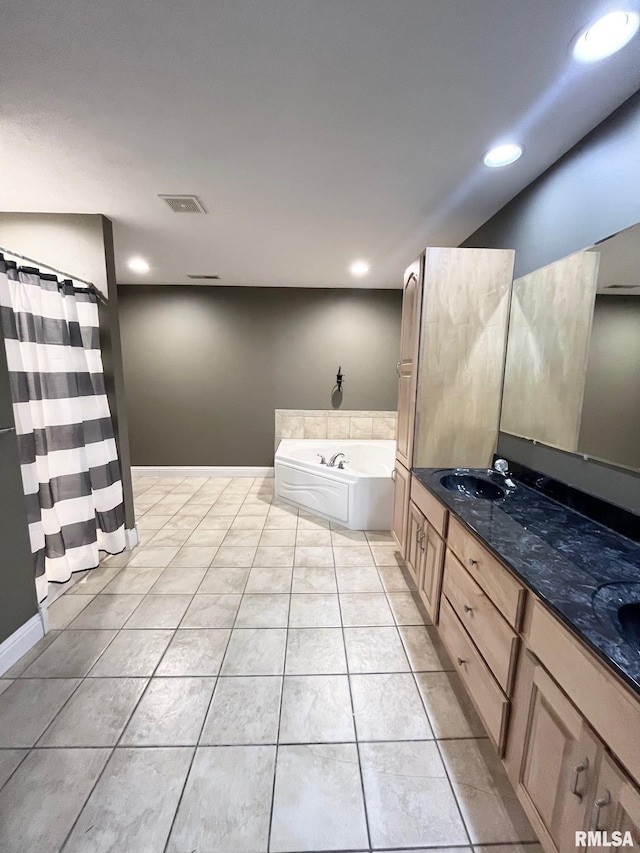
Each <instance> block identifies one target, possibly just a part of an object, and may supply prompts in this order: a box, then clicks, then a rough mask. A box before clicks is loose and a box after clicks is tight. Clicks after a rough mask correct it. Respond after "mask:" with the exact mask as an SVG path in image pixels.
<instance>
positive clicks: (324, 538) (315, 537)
mask: <svg viewBox="0 0 640 853" xmlns="http://www.w3.org/2000/svg"><path fill="white" fill-rule="evenodd" d="M295 544H296V545H297V546H298V547H299V548H330V547H331V544H332V543H331V531H330V530H303V529H300V530H298V531H297V533H296V541H295Z"/></svg>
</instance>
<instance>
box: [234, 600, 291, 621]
mask: <svg viewBox="0 0 640 853" xmlns="http://www.w3.org/2000/svg"><path fill="white" fill-rule="evenodd" d="M288 621H289V596H288V595H279V594H275V595H266V594H263V593H260V594H258V595H248V594H246V593H245V595H243V596H242V602H241V604H240V609H239V610H238V616H237V618H236V624H235V627H236V628H286V627H287V623H288Z"/></svg>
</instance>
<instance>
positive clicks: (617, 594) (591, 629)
mask: <svg viewBox="0 0 640 853" xmlns="http://www.w3.org/2000/svg"><path fill="white" fill-rule="evenodd" d="M412 473H413V475H414V476H415V477H416V478H417V479H418V481H419V482H420V483H422V485H424V486H425V488H427V489H428V490H429V491H430V492H431V493H432V494H434V495H435V496H436V497H437V498H438V500H439V501H440V502H441V503H443V504H444V505H445V506H446V507H447V508H448V509H450V510H451V511H452V512H453V513H454V514H455V515H456V516H457V517H458V518H459V519H460V520H461V521H462V522H463V523H464V524H465V525H466V526H467V527H468V528H469V529H470V530H471V531H472V532H473V533H475V534H476V535H477V536H478V537H479V538H480V539H481V540H482V541H483V542H484V543H485V544H486V545H487V546H488V547H489V548H490V549H491V550H492V551H493V552H494V553H495V554H496V556H497V557H498V558H499V559H500V560H501V561H502V562H503V563H505V564H506V565H507V566H509V567H510V568H511V569H512V570H513V571H514V572H515V574H516V575H517V576H518V577H519V578H520V579H521V580H522V581H524V583H525V584H526V585H527V586H528V587H529V588H530V589H531V590H533V592H534V593H535V594H536V595H538V596H539V598H540V599H541V600H542V601H544V602H545V604H547V605H548V606H549V607H550V608H551V609H552V610H553V611H554V613H556V614H557V615H558V616H559V618H560V619H562V621H563V622H564V623H565V624H566V625H567V626H568V627H569V628H570V629H571V630H572V631H573V632H574V633H575V634H576V635H577V636H578V637H579V638H580V639H581V640H583V641H584V642H585V643H587V645H589V646H590V648H591V649H593V651H594V652H596V654H597V655H598V656H599V657H600V658H601V659H602V660H603V661H604V662H605V663H606V664H607V665H609V666H610V667H611V668H612V669H613V670H614V671H615V672H616V673H617V674H618V675H619V676H621V677H622V678H623V679H624V680H625V681H626V682H627V683H628V684H629V685H630V686H631V687H632V688H633V689H634V690H635V691H636V692H637V693H640V654H639V645H638V643H637V642H635V643H634V642H633V641H632V640H630V639H628V638H627V637H625V636H624V634H623V633H622V631H621V626H619V625H616V621H615V614H616V611H617V606H619V604H621V603H624V602H625V601H627V600H629V601H631V600H632V597H633V596H632V597H631V598H630V594H631V591H632V589H631V585H632V584H634V583H636V584H637V583H638V582H640V545H639V544H637V543H636V542H633V541H632V540H630V539H628V538H626V537H624V536H621V535H619V534H617V533H615V532H613V531H612V530H610V529H609V528H606V527H604V526H602V525H601V524H598V523H597V522H595V521H592V520H591V519H588V518H585V517H584V516H583V515H580V514H579V513H577V512H575V511H573V510H571V509H568V508H567V507H566V506H563V505H562V504H560V503H557V502H556V501H554V500H551V499H550V498H548V497H546V496H545V495H543V494H541V493H539V492H538V491H535V490H534V489H532V488H529V487H528V486H525V485H524V484H523V483H522V482H520V481H518V480H517V481H516V482H517V488H516V489H514V490H510V491H509V492H508V494H507V496H506V497H505V499H504V500H498V501H487V500H480V499H474V498H467V497H463V496H461V495H458V494H455V493H453V492H451V491H449V490H447V489H446V488H445V487H444V486H443V485H442V484H441V483H440V478H441V476H442V473H443V472H442V470H441V469H433V468H416V469H413V471H412ZM638 523H639V524H640V519H639V522H638ZM611 584H613V585H616V586H618V585H619V587H620V588H619V590H616V588H615V586H610V585H611ZM637 592H638V595H637V596H635V600H640V587H638V589H637ZM634 595H635V592H634ZM618 598H620V602H618V603H616V602H617V599H618Z"/></svg>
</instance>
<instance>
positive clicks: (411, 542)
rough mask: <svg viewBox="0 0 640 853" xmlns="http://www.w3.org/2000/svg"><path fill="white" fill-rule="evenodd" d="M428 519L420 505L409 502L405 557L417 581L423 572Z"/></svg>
mask: <svg viewBox="0 0 640 853" xmlns="http://www.w3.org/2000/svg"><path fill="white" fill-rule="evenodd" d="M425 527H426V521H425V518H424V515H423V514H422V513H421V512H420V510H419V509H418V507H417V506H416V505H415V504H414V503H413V501H410V502H409V521H408V524H407V555H406V557H405V560H406V563H407V567H408V569H409V572H410V574H411V576H412V578H413V579H414V581H415V582H416V584H417V583H418V582H419V579H420V576H421V574H422V563H423V557H424V553H425V552H424V548H425V545H424V537H425Z"/></svg>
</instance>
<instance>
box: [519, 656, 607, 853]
mask: <svg viewBox="0 0 640 853" xmlns="http://www.w3.org/2000/svg"><path fill="white" fill-rule="evenodd" d="M597 757H598V742H597V741H596V739H595V737H594V735H593V734H592V732H591V730H590V729H589V727H588V726H587V725H586V723H585V721H584V719H583V718H582V716H581V715H580V714H579V713H578V711H576V709H575V708H574V707H573V705H572V704H571V702H570V701H569V699H568V698H567V697H566V696H565V695H564V693H562V691H561V690H560V689H559V687H558V686H557V685H556V684H555V682H553V681H552V679H551V678H550V677H549V676H548V675H547V673H546V672H545V670H544V669H543V668H542V666H540V664H539V663H537V662H536V664H535V665H534V668H533V678H532V680H531V683H530V694H529V716H528V725H527V731H526V735H525V744H524V752H523V756H522V765H521V768H520V781H519V786H518V792H519V795H520V797H521V799H522V800H523V802H524V804H525V805H526V804H528V805H529V806H530V808H531V809H532V810H533V813H534V815H535V817H536V818H537V819H538V820H539V821H540V822H541V823H542V825H543V827H544V829H545V830H546V832H547V833H548V836H549V839H550V840H551V842H552V843H553V845H554V847H555V849H556V850H558V851H560V853H565V851H568V850H574V849H575V832H576V830H579V829H582V827H583V826H584V823H585V819H586V813H587V806H588V803H589V802H590V800H591V798H592V793H593V789H594V785H595V779H596V765H597Z"/></svg>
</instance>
